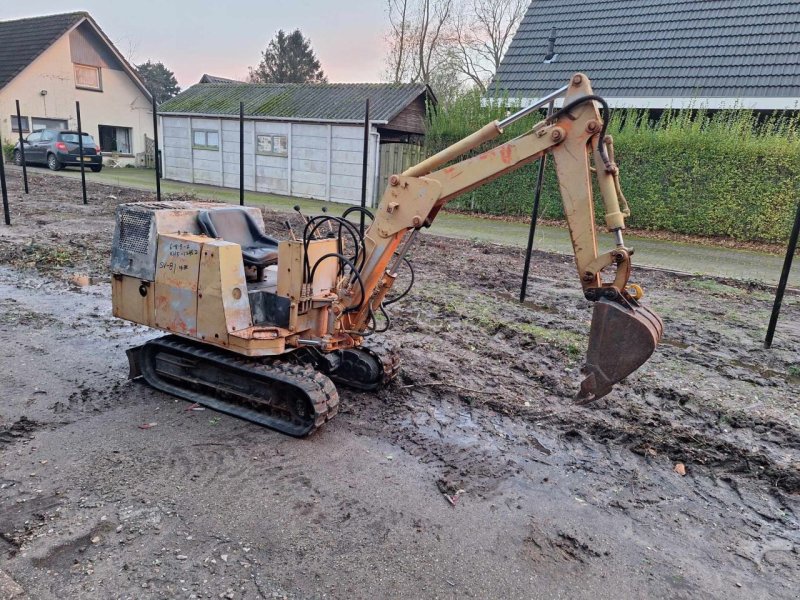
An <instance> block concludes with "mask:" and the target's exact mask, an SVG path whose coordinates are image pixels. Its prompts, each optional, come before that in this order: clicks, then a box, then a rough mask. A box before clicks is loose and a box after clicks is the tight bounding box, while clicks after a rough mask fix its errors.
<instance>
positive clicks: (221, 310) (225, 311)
mask: <svg viewBox="0 0 800 600" xmlns="http://www.w3.org/2000/svg"><path fill="white" fill-rule="evenodd" d="M197 312H198V315H197V335H198V336H199V337H200V338H201V339H206V340H211V341H215V340H227V337H228V336H227V334H228V333H232V332H234V331H241V330H243V329H247V328H249V327H251V326H252V325H253V319H252V315H251V312H250V300H249V297H248V294H247V281H246V279H245V274H244V263H243V262H242V252H241V248H240V247H239V246H238V245H237V244H232V243H230V242H224V241H222V240H213V241H208V238H206V242H205V243H204V244H203V250H202V255H201V257H200V276H199V280H198V303H197Z"/></svg>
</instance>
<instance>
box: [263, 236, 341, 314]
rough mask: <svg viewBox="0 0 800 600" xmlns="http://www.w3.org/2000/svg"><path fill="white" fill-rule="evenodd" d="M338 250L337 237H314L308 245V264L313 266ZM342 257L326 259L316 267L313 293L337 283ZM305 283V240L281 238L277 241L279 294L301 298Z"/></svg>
mask: <svg viewBox="0 0 800 600" xmlns="http://www.w3.org/2000/svg"><path fill="white" fill-rule="evenodd" d="M331 252H336V240H329V239H324V240H314V241H312V242H311V243H310V244H309V246H308V264H309V267H310V268H313V267H314V265H315V264H316V263H317V261H318V260H319V259H320V258H322V257H323V256H325V255H326V254H329V253H331ZM338 270H339V261H338V260H337V259H336V258H335V257H331V258H327V259H325V260H324V261H323V262H322V263H320V265H319V266H318V267H317V270H316V272H315V274H314V286H313V294H314V295H318V294H320V293H323V292H329V291H330V290H331V289H332V288H333V287H334V286H335V285H336V275H337V272H338ZM302 284H303V243H302V242H295V241H287V242H281V243H280V244H279V245H278V290H277V292H278V295H279V296H285V297H287V298H291V299H292V301H294V302H297V301H299V299H300V292H301V289H300V288H301V286H302Z"/></svg>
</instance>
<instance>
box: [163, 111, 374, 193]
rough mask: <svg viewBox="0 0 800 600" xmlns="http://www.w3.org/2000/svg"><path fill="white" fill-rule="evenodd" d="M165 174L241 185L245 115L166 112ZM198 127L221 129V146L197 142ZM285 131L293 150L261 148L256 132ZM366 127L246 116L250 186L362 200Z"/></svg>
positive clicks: (246, 172)
mask: <svg viewBox="0 0 800 600" xmlns="http://www.w3.org/2000/svg"><path fill="white" fill-rule="evenodd" d="M161 128H162V134H161V135H162V142H161V145H162V149H163V150H162V151H163V160H164V176H165V177H166V178H167V179H174V180H177V181H186V182H190V183H205V184H210V185H218V186H223V187H229V188H238V187H239V121H238V119H208V118H197V117H181V116H166V115H165V116H162V117H161ZM192 129H205V130H211V131H219V132H220V149H219V150H204V149H198V148H193V147H192ZM264 134H273V135H285V136H286V137H287V143H288V154H287V156H273V155H262V154H257V153H256V152H255V150H256V146H257V145H256V136H257V135H264ZM377 142H378V140H377V134H375V133H374V129H373V135H372V136H371V140H370V146H369V156H368V158H369V163H368V171H367V198H372V197H373V188H374V184H375V173H376V170H375V159H376V150H377ZM363 148H364V130H363V128H362V127H360V126H358V125H334V124H323V123H320V124H316V123H289V122H285V121H281V122H278V121H260V120H258V121H252V120H250V121H245V124H244V187H245V189H246V190H251V191H253V190H254V191H258V192H267V193H272V194H281V195H289V196H297V197H301V198H314V199H318V200H330V201H332V202H341V203H346V204H359V203H360V202H361V169H362V156H363Z"/></svg>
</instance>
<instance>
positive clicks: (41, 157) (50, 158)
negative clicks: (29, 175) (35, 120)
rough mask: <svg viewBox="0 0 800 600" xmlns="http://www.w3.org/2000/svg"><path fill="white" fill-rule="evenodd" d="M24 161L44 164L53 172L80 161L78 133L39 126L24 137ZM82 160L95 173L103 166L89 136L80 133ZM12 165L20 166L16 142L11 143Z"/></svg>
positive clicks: (98, 150)
mask: <svg viewBox="0 0 800 600" xmlns="http://www.w3.org/2000/svg"><path fill="white" fill-rule="evenodd" d="M24 143H25V164H42V165H47V166H48V167H50V169H51V170H53V171H58V170H60V169H63V168H64V167H66V166H75V165H79V164H80V163H81V160H80V159H81V157H80V146H79V144H78V132H77V131H68V130H61V131H58V130H55V129H40V130H39V131H34V132H33V133H31V134H30V135H28V137H27V138H25V140H24ZM83 163H84V164H85V165H86V166H87V167H89V168H90V169H91V170H92V171H94V172H95V173H98V172H99V171H101V170H102V168H103V157H102V156H101V155H100V146H98V145H97V144H96V143H95V141H94V139H93V138H92V136H90V135H89V134H88V133H84V134H83ZM14 164H16V165H22V152H20V147H19V142H17V143H16V145H15V146H14Z"/></svg>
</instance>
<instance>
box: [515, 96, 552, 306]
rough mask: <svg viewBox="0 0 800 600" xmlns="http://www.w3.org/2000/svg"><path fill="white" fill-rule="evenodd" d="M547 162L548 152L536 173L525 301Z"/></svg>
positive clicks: (524, 270) (524, 271)
mask: <svg viewBox="0 0 800 600" xmlns="http://www.w3.org/2000/svg"><path fill="white" fill-rule="evenodd" d="M551 114H553V102H552V100H551V101H550V104H549V105H548V107H547V116H548V117H549V116H550V115H551ZM546 164H547V154H542V157H541V158H540V159H539V173H538V174H537V175H536V191H534V193H533V209H531V228H530V231H528V246H527V248H526V249H525V266H524V267H523V268H522V286H521V287H520V290H519V301H520V302H525V296H526V295H527V293H528V276H529V275H530V270H531V253H532V252H533V238H534V236H535V235H536V220H537V219H538V218H539V201H540V200H541V198H542V184H543V183H544V167H545V165H546Z"/></svg>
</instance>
